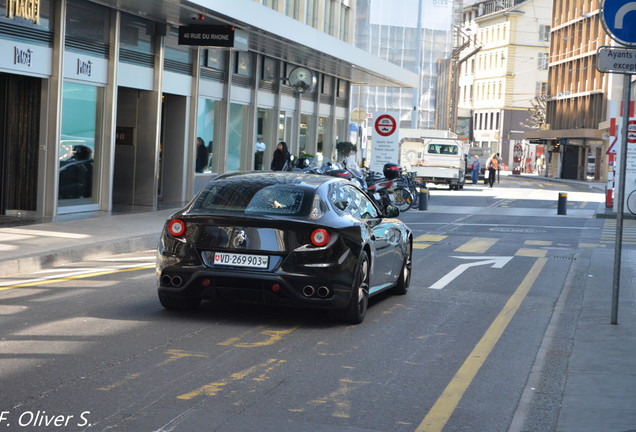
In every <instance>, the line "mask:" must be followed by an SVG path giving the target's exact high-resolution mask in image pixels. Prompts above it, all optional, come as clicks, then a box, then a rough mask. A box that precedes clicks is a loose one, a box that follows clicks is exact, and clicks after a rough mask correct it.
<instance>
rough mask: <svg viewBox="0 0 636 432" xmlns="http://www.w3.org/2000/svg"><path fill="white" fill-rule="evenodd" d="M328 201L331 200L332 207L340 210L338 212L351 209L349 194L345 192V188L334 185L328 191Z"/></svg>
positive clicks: (347, 211)
mask: <svg viewBox="0 0 636 432" xmlns="http://www.w3.org/2000/svg"><path fill="white" fill-rule="evenodd" d="M329 201H331V203H332V204H333V205H334V207H335V208H336V209H338V210H340V212H346V213H349V212H350V211H351V209H350V208H349V206H350V205H351V195H350V194H349V193H348V192H347V188H344V187H335V188H334V189H333V190H332V191H331V192H330V193H329Z"/></svg>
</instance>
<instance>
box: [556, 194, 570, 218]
mask: <svg viewBox="0 0 636 432" xmlns="http://www.w3.org/2000/svg"><path fill="white" fill-rule="evenodd" d="M567 209H568V194H566V193H565V192H559V204H558V206H557V214H559V215H564V214H567Z"/></svg>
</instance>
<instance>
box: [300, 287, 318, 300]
mask: <svg viewBox="0 0 636 432" xmlns="http://www.w3.org/2000/svg"><path fill="white" fill-rule="evenodd" d="M315 292H316V290H315V288H314V287H312V286H311V285H307V286H306V287H305V288H303V295H304V296H305V297H311V296H313V295H314V293H315Z"/></svg>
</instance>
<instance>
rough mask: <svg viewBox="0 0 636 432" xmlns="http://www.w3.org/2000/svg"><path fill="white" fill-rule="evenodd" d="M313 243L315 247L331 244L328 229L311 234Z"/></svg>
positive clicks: (316, 230)
mask: <svg viewBox="0 0 636 432" xmlns="http://www.w3.org/2000/svg"><path fill="white" fill-rule="evenodd" d="M311 243H312V244H313V245H314V246H324V245H326V244H327V243H329V232H328V231H327V230H326V229H322V228H318V229H315V230H314V232H312V233H311Z"/></svg>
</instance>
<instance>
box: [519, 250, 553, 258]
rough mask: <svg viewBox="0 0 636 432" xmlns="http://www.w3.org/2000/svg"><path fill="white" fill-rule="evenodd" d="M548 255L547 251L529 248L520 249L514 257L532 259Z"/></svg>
mask: <svg viewBox="0 0 636 432" xmlns="http://www.w3.org/2000/svg"><path fill="white" fill-rule="evenodd" d="M547 254H548V251H547V249H530V248H520V249H519V250H518V251H517V253H515V256H524V257H534V258H543V257H545V256H546V255H547Z"/></svg>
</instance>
